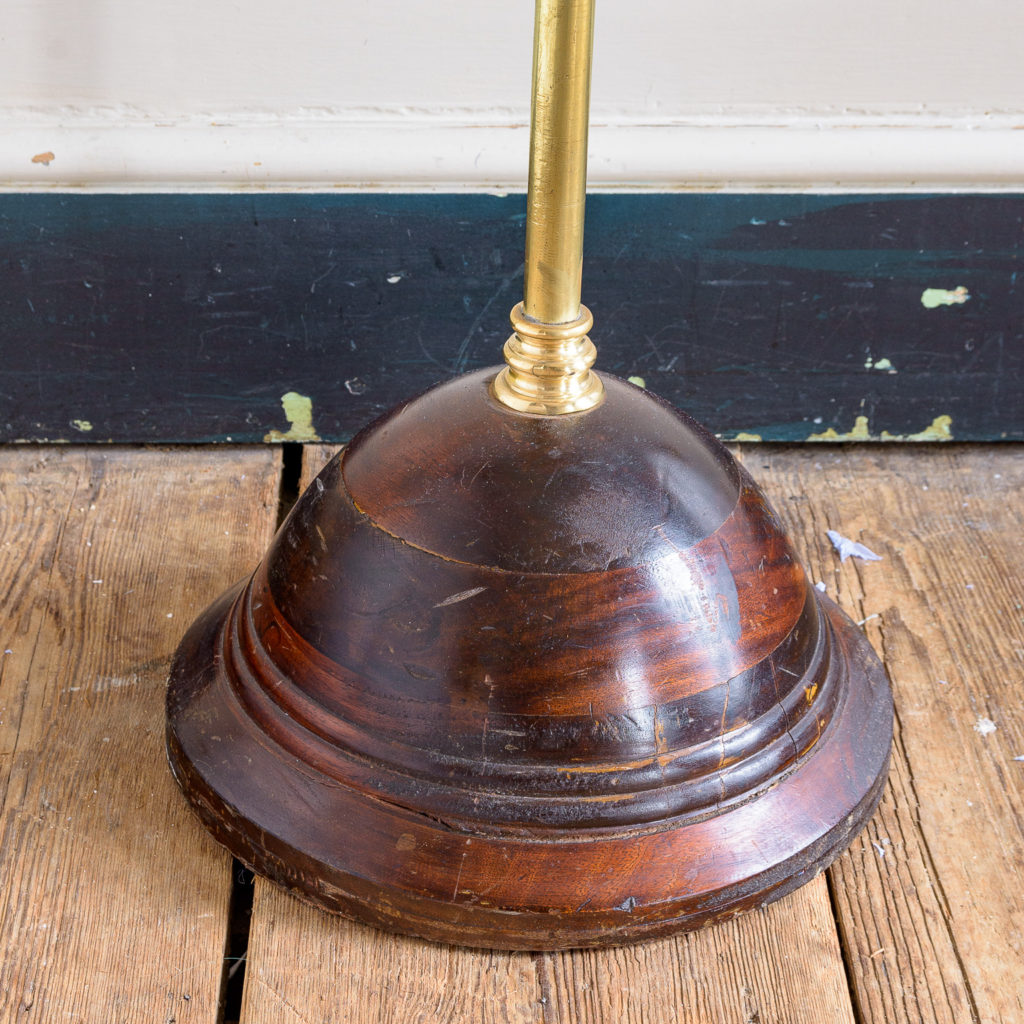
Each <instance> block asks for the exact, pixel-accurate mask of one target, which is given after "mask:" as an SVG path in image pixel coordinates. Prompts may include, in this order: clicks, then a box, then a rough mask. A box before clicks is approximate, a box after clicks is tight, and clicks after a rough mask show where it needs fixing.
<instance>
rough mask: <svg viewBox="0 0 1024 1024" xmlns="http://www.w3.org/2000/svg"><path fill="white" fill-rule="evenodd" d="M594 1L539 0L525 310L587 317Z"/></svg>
mask: <svg viewBox="0 0 1024 1024" xmlns="http://www.w3.org/2000/svg"><path fill="white" fill-rule="evenodd" d="M593 40H594V0H537V14H536V21H535V24H534V37H533V101H532V104H531V110H530V126H531V127H530V180H529V192H528V194H527V200H526V280H525V285H524V294H523V312H524V313H525V314H526V315H527V316H528V317H530V318H531V319H533V320H539V321H540V322H541V323H546V324H563V323H568V322H569V321H571V320H575V319H576V318H577V317H578V316H579V313H580V281H581V277H582V271H583V207H584V203H585V201H586V194H587V127H588V122H589V114H590V67H591V54H592V52H593Z"/></svg>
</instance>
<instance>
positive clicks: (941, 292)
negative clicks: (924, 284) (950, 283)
mask: <svg viewBox="0 0 1024 1024" xmlns="http://www.w3.org/2000/svg"><path fill="white" fill-rule="evenodd" d="M970 297H971V293H970V292H969V291H968V290H967V289H966V288H965V287H964V286H963V285H960V286H959V287H957V288H954V289H953V290H952V291H949V290H948V289H946V288H925V290H924V291H923V292H922V293H921V305H922V306H924V308H925V309H938V307H939V306H962V305H963V304H964V303H965V302H966V301H967V300H968V299H969V298H970Z"/></svg>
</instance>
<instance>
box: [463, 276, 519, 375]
mask: <svg viewBox="0 0 1024 1024" xmlns="http://www.w3.org/2000/svg"><path fill="white" fill-rule="evenodd" d="M525 269H526V264H525V263H520V264H519V266H518V268H517V269H516V270H515V272H514V273H512V274H510V275H509V276H508V277H503V278H502V279H501V284H499V285H498V289H497V291H496V292H495V293H494V294H493V295H492V296H491V297H490V298H489V299H488V300H487V301H486V302H485V303H484V307H483V309H481V310H480V312H479V313H478V314H477V317H476V319H475V320H474V321H473V323H472V324H470V327H469V330H468V331H467V332H466V336H465V337H464V338H463V339H462V341H461V342H460V343H459V349H458V351H457V352H456V353H455V360H454V361H453V363H452V373H462V371H463V370H465V369H466V364H467V363H468V362H469V346H470V344H471V342H472V341H473V335H474V334H476V332H477V330H479V328H480V325H481V324H482V323H483V321H484V317H486V316H487V314H488V313H489V312H490V310H491V306H493V305H494V303H495V302H496V301H497V300H498V299H499V298H500V297H501V296H502V295H504V294H505V292H507V291H508V289H509V287H510V286H511V284H512V282H513V281H515V280H516V279H517V278H519V277H522V275H523V271H524V270H525Z"/></svg>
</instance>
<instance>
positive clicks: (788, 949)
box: [242, 446, 853, 1024]
mask: <svg viewBox="0 0 1024 1024" xmlns="http://www.w3.org/2000/svg"><path fill="white" fill-rule="evenodd" d="M335 450H336V449H335V448H334V447H332V446H316V447H310V448H309V449H308V450H307V452H306V458H305V461H304V470H303V476H302V481H301V483H302V486H303V487H305V486H307V485H308V484H309V482H310V481H311V480H312V478H313V476H314V475H315V474H316V473H317V472H318V471H319V469H320V468H322V466H323V465H324V464H325V463H326V462H327V461H328V459H329V458H330V457H331V455H333V453H334V451H335ZM256 886H257V896H256V904H255V908H254V913H253V929H252V933H251V939H250V949H249V966H248V973H247V976H246V992H245V1001H244V1006H243V1013H242V1020H243V1021H248V1022H253V1024H256V1022H260V1024H273V1022H276V1021H282V1022H284V1021H291V1020H306V1021H309V1022H311V1024H312V1022H319V1021H324V1022H326V1021H328V1020H334V1019H337V1016H338V1014H339V1013H340V1012H341V1010H342V1008H343V1010H344V1012H345V1013H346V1014H347V1019H348V1020H351V1021H353V1022H361V1021H371V1020H373V1021H376V1020H381V1019H384V1020H389V1021H390V1020H394V1021H404V1020H420V1019H423V1020H434V1019H440V1020H449V1021H452V1022H460V1024H461V1022H470V1021H474V1022H475V1021H477V1020H485V1019H486V1020H494V1021H532V1022H537V1024H548V1022H556V1021H557V1022H565V1024H569V1022H573V1024H588V1022H597V1021H601V1022H605V1021H607V1022H609V1024H611V1022H616V1024H619V1022H632V1021H636V1022H640V1021H644V1022H648V1024H669V1022H686V1021H694V1022H696V1021H704V1020H708V1019H721V1020H736V1021H743V1022H752V1024H753V1022H760V1021H764V1022H767V1021H769V1020H771V1021H779V1022H786V1021H793V1022H794V1024H796V1022H798V1021H804V1020H807V1019H816V1020H822V1021H829V1022H832V1021H837V1022H842V1021H850V1020H852V1019H853V1018H852V1012H851V1004H850V998H849V992H848V988H847V983H846V978H845V974H844V970H843V964H842V958H841V955H840V950H839V943H838V939H837V935H836V931H835V926H834V922H833V917H832V911H831V906H830V902H829V895H828V891H827V887H826V884H825V879H824V878H823V877H820V878H818V879H815V880H814V881H813V882H811V883H810V884H809V885H807V886H805V887H804V888H802V889H800V890H798V891H797V892H796V893H794V894H793V895H791V896H789V897H787V898H785V899H784V900H782V901H780V902H779V903H776V904H773V905H771V906H770V907H768V908H766V909H765V910H763V911H758V912H755V913H751V914H747V915H745V916H743V917H741V918H738V919H735V920H733V921H729V922H726V923H725V924H723V925H722V926H720V927H718V928H711V929H706V930H703V931H699V932H696V933H691V934H687V935H682V936H678V937H674V938H671V939H665V940H660V941H656V942H651V943H645V944H642V945H639V946H634V947H626V948H623V949H611V950H603V951H577V952H569V953H559V954H535V955H533V957H532V958H530V957H529V955H527V954H509V953H483V952H479V951H473V950H465V949H456V948H453V947H449V946H439V945H432V944H428V943H423V942H418V941H416V940H411V939H405V938H395V937H388V936H385V935H383V934H382V933H379V932H377V931H375V930H372V929H368V928H365V927H363V926H360V925H356V924H352V923H351V922H348V921H345V920H343V919H340V918H332V917H329V916H326V915H324V914H321V913H319V912H317V911H315V910H312V909H311V908H309V907H306V906H304V905H303V904H301V903H299V902H298V901H297V900H295V899H293V898H292V897H290V896H289V895H287V894H286V893H284V892H283V891H282V890H280V889H277V888H276V887H274V886H272V885H270V884H268V883H267V882H265V881H263V880H262V879H257V882H256ZM296 963H301V964H303V965H311V966H310V968H309V969H304V970H301V971H296V970H295V969H294V965H295V964H296ZM339 964H343V965H344V968H343V970H342V971H341V972H339V970H338V965H339ZM427 1007H429V1008H431V1009H430V1010H428V1011H426V1012H425V1011H424V1008H427ZM424 1012H425V1015H423V1014H424ZM420 1015H423V1016H420Z"/></svg>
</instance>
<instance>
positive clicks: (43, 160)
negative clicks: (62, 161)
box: [32, 150, 57, 167]
mask: <svg viewBox="0 0 1024 1024" xmlns="http://www.w3.org/2000/svg"><path fill="white" fill-rule="evenodd" d="M56 159H57V158H56V157H55V156H54V155H53V153H51V152H50V150H47V151H46V152H45V153H36V155H35V156H34V157H32V163H34V164H42V165H43V166H44V167H49V166H50V162H51V161H52V160H56Z"/></svg>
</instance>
